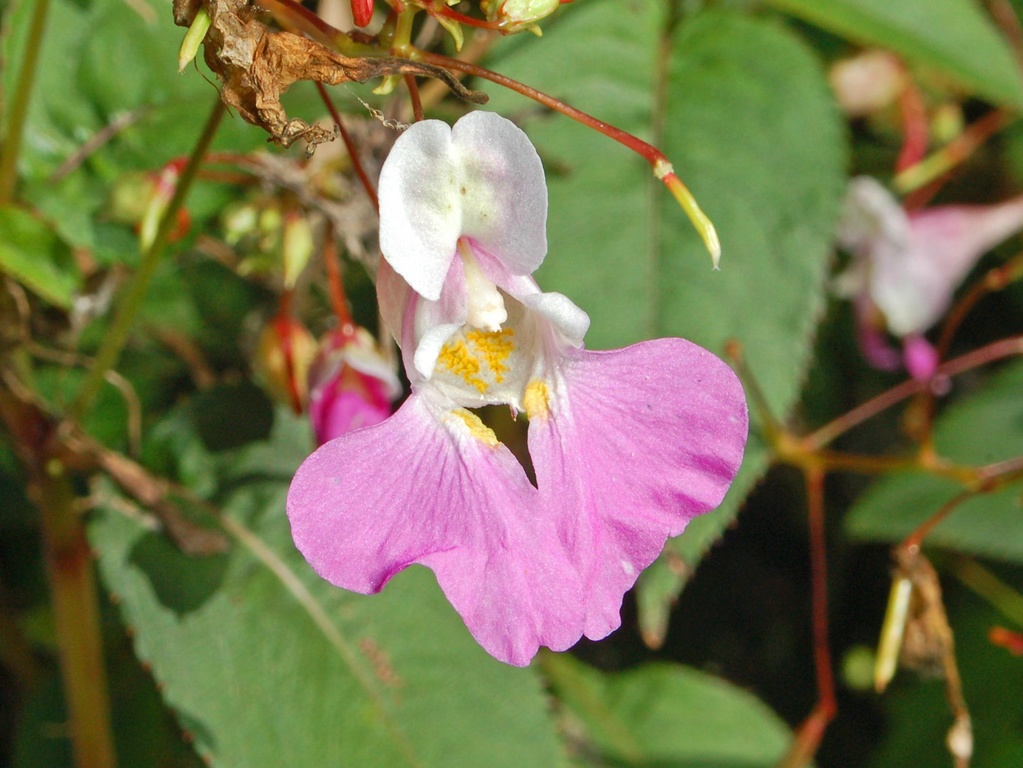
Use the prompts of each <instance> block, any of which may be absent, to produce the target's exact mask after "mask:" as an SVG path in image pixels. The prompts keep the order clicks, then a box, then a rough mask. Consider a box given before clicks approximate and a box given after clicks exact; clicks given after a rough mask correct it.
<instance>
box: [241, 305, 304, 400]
mask: <svg viewBox="0 0 1023 768" xmlns="http://www.w3.org/2000/svg"><path fill="white" fill-rule="evenodd" d="M315 354H316V341H315V340H314V339H313V336H312V334H311V333H309V331H307V330H306V328H305V326H304V325H302V323H300V322H298V320H295V319H294V318H293V317H288V316H286V315H278V316H277V317H275V318H274V319H273V320H271V321H270V322H269V323H267V325H266V326H265V327H264V328H263V331H262V333H260V335H259V343H258V345H257V347H256V360H255V364H256V369H257V370H258V372H259V373H260V375H261V376H262V379H263V383H264V385H265V386H266V388H267V389H268V390H269V392H270V394H271V395H272V396H273V397H274V398H276V399H277V400H279V401H280V402H283V403H287V404H288V405H290V406H291V409H292V410H293V411H294V412H295V413H302V411H303V410H304V408H305V403H306V400H307V396H308V376H309V365H310V363H311V362H312V359H313V357H314V356H315Z"/></svg>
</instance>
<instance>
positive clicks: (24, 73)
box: [0, 0, 50, 205]
mask: <svg viewBox="0 0 1023 768" xmlns="http://www.w3.org/2000/svg"><path fill="white" fill-rule="evenodd" d="M34 2H35V7H34V8H33V9H32V22H31V24H30V26H29V28H28V40H27V41H26V43H25V56H24V58H23V59H22V61H21V71H20V72H19V73H18V84H17V86H16V87H15V91H14V100H13V101H12V102H11V111H10V120H9V122H8V124H7V134H6V136H5V137H4V146H3V152H2V153H0V205H6V204H7V203H10V202H11V200H13V199H14V190H15V187H16V186H17V184H18V154H19V152H20V150H21V136H22V134H23V133H24V130H25V118H26V116H27V115H28V105H29V102H30V101H31V98H32V84H33V82H34V81H35V75H36V63H37V62H38V61H39V51H40V49H41V48H42V47H43V31H44V29H45V27H46V12H47V11H48V10H49V7H50V0H34Z"/></svg>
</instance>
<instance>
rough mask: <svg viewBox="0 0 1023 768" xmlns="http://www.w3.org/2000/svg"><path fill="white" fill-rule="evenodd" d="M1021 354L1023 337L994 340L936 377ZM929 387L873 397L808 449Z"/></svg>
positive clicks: (809, 441) (910, 384)
mask: <svg viewBox="0 0 1023 768" xmlns="http://www.w3.org/2000/svg"><path fill="white" fill-rule="evenodd" d="M1019 354H1023V336H1010V337H1009V338H1007V339H1002V340H1000V341H994V342H992V343H990V344H988V345H986V346H983V347H981V348H980V349H975V350H973V351H972V352H967V353H966V354H965V355H960V356H959V357H956V358H953V359H952V360H949V361H948V362H946V363H942V364H941V365H940V366H938V370H937V371H936V372H935V376H957V375H959V374H960V373H964V372H965V371H969V370H972V369H974V368H978V367H980V366H982V365H986V364H988V363H993V362H995V361H996V360H1002V359H1004V358H1006V357H1012V356H1014V355H1019ZM932 380H933V379H932ZM929 386H930V382H929V381H917V380H916V379H910V380H909V381H905V382H903V383H902V384H899V385H898V386H897V387H893V388H892V389H889V390H888V391H887V392H882V393H881V394H880V395H878V396H877V397H873V398H871V399H870V400H868V401H867V402H865V403H863V404H862V405H860V406H857V407H856V408H853V409H852V410H851V411H849V412H848V413H846V414H843V415H842V416H839V417H838V418H837V419H834V420H833V421H830V422H828V423H827V424H825V425H824V426H823V427H821V428H820V429H817V430H816V431H814V432H813V434H811V435H808V436H807V437H806V438H805V441H804V445H805V446H806V449H807V450H816V449H818V448H823V447H824V446H825V445H828V444H829V443H831V442H832V441H833V440H835V439H836V438H837V437H839V436H840V435H843V434H845V433H846V432H848V431H849V430H850V429H852V428H853V427H855V426H857V425H859V424H862V423H863V422H864V421H867V420H868V419H871V418H873V417H874V416H876V415H877V414H879V413H881V412H882V411H884V410H886V409H888V408H891V407H892V406H893V405H895V404H896V403H899V402H901V401H903V400H905V399H906V398H908V397H912V396H913V395H915V394H917V393H918V392H922V391H923V390H924V389H926V388H927V387H929Z"/></svg>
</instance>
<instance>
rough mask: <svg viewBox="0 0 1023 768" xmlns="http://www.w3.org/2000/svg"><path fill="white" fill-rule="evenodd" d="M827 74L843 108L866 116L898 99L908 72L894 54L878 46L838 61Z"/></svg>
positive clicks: (854, 113) (848, 112)
mask: <svg viewBox="0 0 1023 768" xmlns="http://www.w3.org/2000/svg"><path fill="white" fill-rule="evenodd" d="M828 78H829V79H830V80H831V87H832V89H834V91H835V98H836V99H837V101H838V105H839V106H840V107H841V108H842V111H843V112H845V114H847V115H849V116H850V117H863V116H864V115H869V114H873V113H874V112H877V111H879V110H881V109H884V108H885V107H887V106H889V105H891V104H892V103H894V102H895V99H896V98H898V96H899V92H900V91H901V90H902V89H903V87H904V86H905V78H906V73H905V70H904V69H903V67H902V64H901V63H900V62H899V60H898V59H897V58H896V57H895V55H894V54H891V53H888V52H887V51H876V50H875V51H864V52H863V53H860V54H858V55H856V56H853V57H851V58H848V59H843V60H841V61H839V62H837V63H836V64H835V65H834V66H833V67H832V68H831V72H830V73H829V74H828Z"/></svg>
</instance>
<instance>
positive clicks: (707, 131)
mask: <svg viewBox="0 0 1023 768" xmlns="http://www.w3.org/2000/svg"><path fill="white" fill-rule="evenodd" d="M661 8H662V6H660V5H659V4H656V3H639V4H635V5H633V6H630V12H629V14H628V17H627V23H625V22H624V17H623V12H622V6H621V3H617V2H610V1H606V0H591V1H590V2H588V3H585V4H582V5H578V4H577V5H573V6H567V7H566V9H565V11H564V12H563V13H561V15H560V17H559V21H558V23H556V24H552V25H550V27H549V28H548V29H547V30H545V33H544V37H543V40H542V41H541V42H536V41H533V40H529V41H525V42H519V41H514V42H513V43H509V44H508V46H507V47H506V48H504V49H499V51H498V56H497V57H496V58H495V59H494V60H493V61H492V62H491V66H492V67H494V68H496V69H498V70H499V71H501V72H502V73H505V74H507V75H509V76H511V77H514V78H516V79H519V80H522V81H524V82H526V83H529V84H530V85H533V86H535V87H538V88H540V89H541V90H545V91H547V92H549V93H551V94H553V95H555V96H557V97H559V98H562V99H564V100H566V101H568V102H569V103H570V104H572V105H573V106H576V107H578V108H581V109H584V110H586V111H588V112H590V113H591V114H593V115H595V116H596V117H599V118H600V119H601V120H606V121H608V122H610V123H612V124H614V125H616V126H618V127H619V128H622V129H625V130H627V131H631V132H633V133H634V134H636V135H638V136H640V137H642V138H646V139H652V140H654V141H655V142H656V143H659V144H660V145H661V147H662V149H664V150H665V153H666V154H667V156H668V158H669V159H670V160H671V161H672V162H673V163H674V167H675V169H676V171H677V172H678V174H679V176H680V177H681V178H682V180H683V181H684V182H685V183H686V184H687V185H688V186H689V188H690V189H691V190H692V192H693V193H694V194H695V195H696V198H697V199H698V200H699V202H700V204H701V206H702V207H703V209H704V210H705V211H706V212H707V214H708V215H709V216H710V217H711V219H713V221H714V222H715V224H716V225H717V229H718V232H719V233H720V236H721V242H722V245H723V249H724V255H723V257H722V261H721V271H720V272H714V271H712V270H711V265H710V259H709V257H708V255H707V253H706V251H705V250H704V248H703V245H702V243H701V242H700V239H699V237H698V236H697V235H696V233H695V232H694V231H693V229H692V227H690V225H689V222H688V221H687V220H686V218H685V216H684V215H683V214H682V211H681V210H680V209H679V208H678V206H677V205H676V204H675V202H674V200H673V199H672V198H671V196H670V195H669V194H667V192H666V190H665V189H663V187H661V185H660V184H659V183H658V182H657V181H656V180H655V179H654V177H653V176H652V174H651V173H650V170H649V167H648V166H647V165H646V164H645V163H644V162H643V161H642V160H641V159H640V158H638V157H637V156H635V155H633V154H632V153H630V152H629V151H628V150H626V149H624V148H623V147H621V146H619V145H617V144H616V143H614V142H613V141H611V140H610V139H608V138H606V137H604V136H602V135H600V134H598V133H596V132H594V131H591V130H589V129H587V128H584V127H583V126H581V125H579V124H577V123H574V122H572V121H571V120H568V119H566V118H564V117H561V116H559V115H556V114H551V113H542V114H537V112H536V111H535V110H532V111H531V110H529V109H525V110H523V102H522V100H521V99H520V98H515V99H514V100H513V99H512V98H511V97H509V96H508V95H506V94H501V93H492V97H493V103H494V105H495V106H496V108H498V109H501V110H502V111H504V112H505V113H506V114H511V115H513V116H514V115H515V114H516V111H515V110H516V109H518V110H520V111H519V113H518V114H520V115H521V122H522V124H523V127H524V128H525V129H526V130H527V131H528V132H529V133H530V135H531V136H532V138H533V139H534V140H535V142H536V144H537V146H538V149H539V152H540V154H541V157H542V158H543V160H544V162H545V166H546V168H547V171H548V179H549V182H550V213H549V222H548V229H549V242H550V253H549V255H548V257H547V260H546V262H545V264H544V266H543V268H542V271H541V273H540V283H541V285H542V286H543V287H544V289H546V290H557V291H561V292H563V293H565V294H567V295H568V296H569V297H571V298H572V299H573V300H574V301H575V302H577V303H578V304H579V305H580V306H581V307H582V308H583V309H585V310H587V311H588V312H589V313H590V315H591V318H592V321H593V324H592V328H591V331H590V334H589V336H588V337H587V344H588V345H589V346H590V347H592V348H605V347H615V346H621V345H625V344H629V343H632V342H636V341H639V340H642V339H647V338H651V337H654V336H659V335H678V336H683V337H686V338H689V339H692V340H694V341H696V342H698V343H700V344H702V345H703V346H705V347H707V348H708V349H710V350H712V351H714V352H717V353H718V354H720V353H721V352H722V351H723V348H724V345H725V343H726V341H727V340H728V339H733V338H734V339H738V340H739V341H740V342H741V343H742V344H743V346H744V350H745V357H746V359H747V361H748V364H749V366H750V368H751V369H752V370H753V372H754V374H755V375H756V377H757V380H758V381H759V382H760V385H761V387H762V388H763V389H764V391H765V394H766V396H767V399H768V401H769V402H770V404H771V407H772V408H773V410H774V413H775V415H776V416H779V417H782V416H784V415H785V414H786V413H787V412H788V411H789V409H790V408H791V407H792V406H793V404H794V402H795V400H796V398H797V396H798V393H799V389H800V385H801V383H802V380H803V372H804V370H805V368H806V364H807V359H808V354H809V351H810V342H811V339H812V335H813V329H814V326H815V323H816V320H817V317H818V316H819V314H820V313H821V311H822V306H823V296H824V278H825V275H826V273H827V265H828V260H829V256H830V253H831V248H830V241H831V232H832V228H833V225H834V221H835V218H836V216H837V213H838V208H839V203H840V200H841V197H842V194H843V191H844V173H843V170H844V166H845V159H846V152H845V139H844V135H843V131H842V127H841V123H840V121H839V118H838V115H837V114H836V112H835V109H834V105H833V102H832V98H831V93H830V90H829V88H828V85H827V81H826V79H825V77H824V73H823V72H822V70H821V66H820V64H819V62H818V61H817V60H816V59H815V57H814V56H813V54H812V53H811V52H810V51H809V50H808V49H807V48H806V47H805V46H804V45H803V44H802V43H801V42H800V41H799V40H798V39H797V38H796V37H794V36H793V35H792V34H791V33H790V32H789V31H788V30H786V29H785V28H784V27H782V26H781V25H779V24H774V23H771V22H769V21H764V20H754V19H749V18H746V17H743V16H741V15H737V14H729V13H721V12H705V13H700V14H698V15H696V16H694V17H692V18H690V19H688V20H686V21H684V22H683V23H681V24H680V25H679V26H678V28H677V29H676V30H674V31H672V32H669V31H666V22H665V20H664V18H663V16H662V14H661V13H660V10H661ZM526 43H529V44H528V45H527V44H526ZM534 46H542V50H535V49H534ZM612 52H613V53H612ZM651 93H653V94H654V96H651ZM658 94H660V97H659V96H658ZM659 125H663V137H662V138H658V137H657V129H656V127H657V126H659ZM765 465H766V454H765V452H764V451H763V450H762V449H761V447H760V446H759V444H758V443H757V442H755V441H751V442H750V445H749V446H748V448H747V455H746V460H745V463H744V467H743V470H742V471H741V473H740V475H739V478H738V480H737V481H736V483H735V484H734V486H733V488H732V490H731V492H730V493H729V496H728V497H727V499H726V500H725V503H724V505H723V506H722V507H721V508H720V509H719V510H718V511H716V512H714V513H712V514H710V515H705V516H703V517H701V518H698V519H697V520H695V521H694V522H693V523H692V524H690V526H689V529H688V530H687V531H686V533H685V534H684V535H683V536H682V537H680V538H679V539H677V540H675V541H673V542H672V543H671V544H670V545H669V546H670V547H671V549H672V551H673V552H674V554H675V555H676V559H677V560H679V561H681V562H682V563H683V565H684V567H682V568H676V569H674V571H672V572H671V573H668V572H667V570H666V569H668V565H667V564H666V563H664V562H660V563H658V564H657V565H655V566H654V567H655V568H656V569H658V571H655V572H654V574H653V577H655V578H656V579H657V580H659V581H661V582H662V583H665V582H666V583H667V584H668V589H666V590H661V591H660V592H659V593H658V596H657V597H656V599H653V600H649V601H643V600H642V597H641V605H642V606H643V614H642V618H641V623H642V624H643V627H644V632H645V634H646V635H647V636H648V637H651V638H652V639H656V636H657V635H658V633H659V632H661V631H662V629H663V626H664V625H665V624H666V617H667V611H668V609H669V604H670V602H671V599H672V598H673V597H674V596H675V595H677V593H678V592H679V590H680V589H681V587H682V584H683V583H684V581H685V577H686V574H688V573H689V572H691V569H692V568H693V567H695V565H696V564H697V563H698V561H699V559H700V558H701V557H702V556H703V554H704V553H705V552H706V551H707V549H708V548H709V547H710V545H711V544H712V543H713V542H714V541H716V540H717V539H718V537H719V536H720V534H721V531H722V530H723V529H724V528H725V527H726V526H727V525H729V524H730V523H731V521H732V520H733V519H734V518H735V515H736V512H737V510H738V507H739V504H740V503H741V501H742V499H743V498H744V497H745V495H746V493H747V492H748V491H749V489H750V487H751V486H752V485H753V483H754V482H755V480H756V478H757V477H758V476H759V475H760V473H761V472H762V471H763V469H764V467H765ZM648 578H649V577H648ZM641 583H642V582H641Z"/></svg>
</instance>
